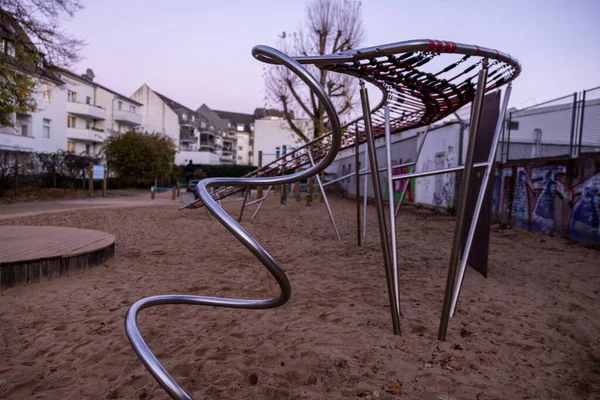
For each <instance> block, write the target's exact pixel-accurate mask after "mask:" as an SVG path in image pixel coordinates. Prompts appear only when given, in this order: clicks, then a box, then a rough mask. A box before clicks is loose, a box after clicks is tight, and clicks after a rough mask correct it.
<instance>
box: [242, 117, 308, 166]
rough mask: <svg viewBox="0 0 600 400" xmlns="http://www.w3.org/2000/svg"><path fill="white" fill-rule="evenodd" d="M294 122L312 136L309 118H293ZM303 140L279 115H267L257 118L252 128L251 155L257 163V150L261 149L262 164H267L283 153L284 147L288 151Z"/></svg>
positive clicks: (296, 146)
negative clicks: (252, 143) (252, 142)
mask: <svg viewBox="0 0 600 400" xmlns="http://www.w3.org/2000/svg"><path fill="white" fill-rule="evenodd" d="M294 124H295V125H296V126H297V127H298V128H299V129H301V130H302V131H303V132H304V133H305V134H306V135H307V136H308V137H312V132H311V130H312V123H311V121H310V120H294ZM303 144H304V142H303V141H302V139H300V138H299V137H298V135H296V133H295V132H294V131H292V129H291V128H290V127H289V125H288V123H287V121H286V120H285V119H283V118H281V117H274V116H267V117H264V118H261V119H257V120H256V123H255V129H254V146H253V150H252V151H253V153H254V154H253V155H254V161H255V165H258V152H259V151H262V165H263V166H264V165H267V164H269V163H271V162H273V161H275V160H276V159H277V157H278V155H279V156H281V155H283V151H284V148H285V150H286V152H290V151H292V150H294V149H296V148H298V147H300V146H302V145H303Z"/></svg>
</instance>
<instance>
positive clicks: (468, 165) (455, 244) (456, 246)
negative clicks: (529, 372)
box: [438, 58, 488, 340]
mask: <svg viewBox="0 0 600 400" xmlns="http://www.w3.org/2000/svg"><path fill="white" fill-rule="evenodd" d="M487 71H488V60H487V58H484V59H483V63H482V66H481V70H480V71H479V79H478V81H477V91H476V92H475V99H474V100H473V109H472V112H471V124H470V125H469V147H468V148H467V157H466V160H465V171H464V174H463V177H462V182H461V185H460V192H459V199H458V207H457V212H456V225H455V228H454V238H453V240H452V251H451V254H450V265H449V267H448V277H447V279H446V290H445V292H444V304H443V308H442V317H441V319H440V329H439V331H438V339H439V340H446V331H447V330H448V320H449V319H450V301H451V300H452V292H453V291H454V284H455V283H456V274H457V267H458V261H459V258H460V255H461V252H462V249H461V245H460V241H461V237H462V232H463V226H464V219H465V209H466V207H467V191H468V189H469V185H470V184H471V180H472V176H473V161H474V158H475V142H476V141H477V134H478V133H479V121H480V119H481V109H482V107H483V96H484V94H485V87H486V79H487ZM482 164H484V166H487V163H482Z"/></svg>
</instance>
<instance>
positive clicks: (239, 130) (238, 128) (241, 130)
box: [236, 124, 244, 132]
mask: <svg viewBox="0 0 600 400" xmlns="http://www.w3.org/2000/svg"><path fill="white" fill-rule="evenodd" d="M236 130H237V131H238V132H244V124H237V128H236Z"/></svg>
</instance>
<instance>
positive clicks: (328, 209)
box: [307, 149, 342, 241]
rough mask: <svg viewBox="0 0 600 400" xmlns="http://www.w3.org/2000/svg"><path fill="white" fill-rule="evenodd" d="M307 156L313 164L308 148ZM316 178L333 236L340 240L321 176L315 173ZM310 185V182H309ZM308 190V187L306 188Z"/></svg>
mask: <svg viewBox="0 0 600 400" xmlns="http://www.w3.org/2000/svg"><path fill="white" fill-rule="evenodd" d="M308 157H309V158H310V165H312V166H313V167H314V166H315V160H314V159H313V156H312V151H311V150H310V149H308ZM315 178H317V183H318V184H319V189H321V196H323V200H325V207H327V212H328V213H329V219H330V220H331V224H332V225H333V230H334V231H335V236H337V238H338V240H340V241H341V240H342V238H341V237H340V232H339V231H338V228H337V225H336V224H335V219H333V213H332V212H331V207H330V206H329V200H327V195H326V194H325V188H324V187H323V183H322V182H321V178H320V177H319V175H318V174H317V175H315ZM311 185H312V183H311ZM307 190H308V188H307Z"/></svg>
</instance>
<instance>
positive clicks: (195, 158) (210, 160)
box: [175, 151, 220, 165]
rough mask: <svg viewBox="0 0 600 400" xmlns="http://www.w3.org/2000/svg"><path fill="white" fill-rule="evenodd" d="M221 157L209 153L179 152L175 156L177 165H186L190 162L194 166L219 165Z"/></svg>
mask: <svg viewBox="0 0 600 400" xmlns="http://www.w3.org/2000/svg"><path fill="white" fill-rule="evenodd" d="M219 157H220V156H219V155H218V154H215V153H210V152H208V151H179V152H177V153H176V154H175V164H177V165H185V164H187V163H188V162H189V161H190V160H192V163H193V164H219Z"/></svg>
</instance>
